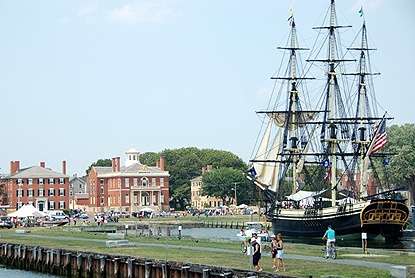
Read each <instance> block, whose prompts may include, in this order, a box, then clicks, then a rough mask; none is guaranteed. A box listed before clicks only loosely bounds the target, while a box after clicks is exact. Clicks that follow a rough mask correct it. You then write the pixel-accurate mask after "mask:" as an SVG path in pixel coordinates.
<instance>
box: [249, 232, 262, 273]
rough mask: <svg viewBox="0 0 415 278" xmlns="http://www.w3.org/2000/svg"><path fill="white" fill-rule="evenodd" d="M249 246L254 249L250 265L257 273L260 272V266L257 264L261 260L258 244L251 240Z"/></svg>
mask: <svg viewBox="0 0 415 278" xmlns="http://www.w3.org/2000/svg"><path fill="white" fill-rule="evenodd" d="M251 244H252V247H253V248H254V254H253V256H252V257H253V258H252V259H253V262H252V263H253V265H254V268H255V270H257V271H262V268H261V265H260V264H259V260H260V259H261V248H260V246H259V243H258V242H257V241H256V239H255V238H253V239H252V240H251Z"/></svg>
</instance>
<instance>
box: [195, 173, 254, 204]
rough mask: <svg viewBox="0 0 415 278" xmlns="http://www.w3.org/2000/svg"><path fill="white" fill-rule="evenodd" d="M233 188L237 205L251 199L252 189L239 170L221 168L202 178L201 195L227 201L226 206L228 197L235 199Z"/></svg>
mask: <svg viewBox="0 0 415 278" xmlns="http://www.w3.org/2000/svg"><path fill="white" fill-rule="evenodd" d="M235 187H236V193H237V194H236V195H237V196H236V197H237V201H238V203H239V204H241V203H244V202H247V201H250V200H251V199H252V194H253V187H252V186H251V185H249V184H248V182H247V179H246V178H245V176H244V172H243V171H241V170H240V169H232V168H224V167H222V168H218V169H213V170H212V171H208V172H206V174H204V175H203V177H202V191H203V193H202V194H204V195H208V196H212V197H219V198H222V199H224V200H225V199H227V204H228V205H229V204H230V203H229V201H230V199H229V197H230V198H235Z"/></svg>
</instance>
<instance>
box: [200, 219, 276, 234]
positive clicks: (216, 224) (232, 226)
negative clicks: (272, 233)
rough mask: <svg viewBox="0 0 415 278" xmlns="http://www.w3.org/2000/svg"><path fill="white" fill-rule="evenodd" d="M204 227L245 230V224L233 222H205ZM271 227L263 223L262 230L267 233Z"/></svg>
mask: <svg viewBox="0 0 415 278" xmlns="http://www.w3.org/2000/svg"><path fill="white" fill-rule="evenodd" d="M204 224H205V227H208V228H227V229H228V228H229V229H244V228H246V225H245V222H242V223H239V222H233V221H229V222H228V221H213V220H212V221H205V222H204ZM270 228H271V226H270V225H269V224H268V223H265V225H264V230H265V231H268V230H269V229H270Z"/></svg>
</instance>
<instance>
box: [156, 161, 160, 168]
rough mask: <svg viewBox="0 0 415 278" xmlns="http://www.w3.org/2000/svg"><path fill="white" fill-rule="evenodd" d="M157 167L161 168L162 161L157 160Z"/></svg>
mask: <svg viewBox="0 0 415 278" xmlns="http://www.w3.org/2000/svg"><path fill="white" fill-rule="evenodd" d="M156 166H157V167H158V168H160V160H157V161H156Z"/></svg>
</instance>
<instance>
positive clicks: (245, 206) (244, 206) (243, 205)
mask: <svg viewBox="0 0 415 278" xmlns="http://www.w3.org/2000/svg"><path fill="white" fill-rule="evenodd" d="M247 207H248V205H245V204H241V205H239V206H237V208H239V209H245V208H247Z"/></svg>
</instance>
